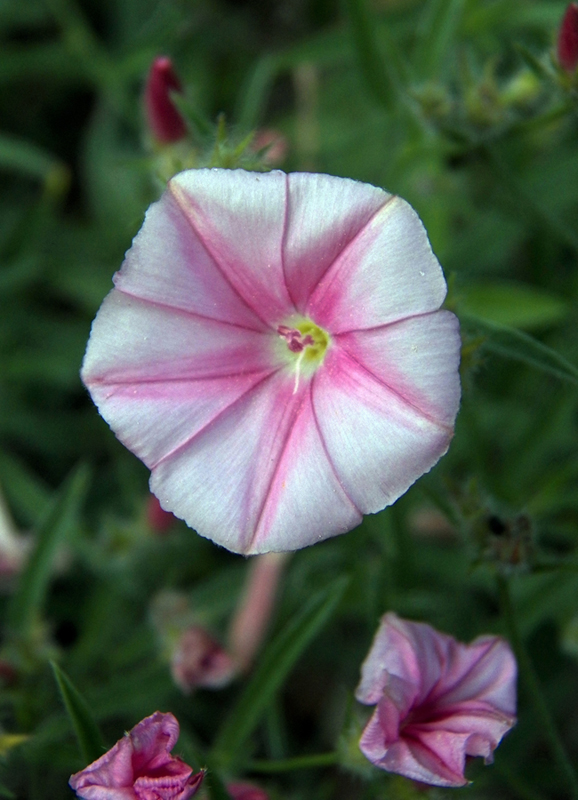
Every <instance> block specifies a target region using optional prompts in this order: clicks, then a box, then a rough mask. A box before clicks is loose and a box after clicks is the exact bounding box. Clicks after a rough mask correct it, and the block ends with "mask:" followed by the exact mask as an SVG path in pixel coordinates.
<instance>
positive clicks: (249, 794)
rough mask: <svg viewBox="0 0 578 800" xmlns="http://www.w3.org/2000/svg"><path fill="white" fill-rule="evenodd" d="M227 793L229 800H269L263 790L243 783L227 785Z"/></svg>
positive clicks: (236, 782)
mask: <svg viewBox="0 0 578 800" xmlns="http://www.w3.org/2000/svg"><path fill="white" fill-rule="evenodd" d="M227 792H228V793H229V795H230V797H231V800H269V795H268V794H267V792H266V791H265V790H264V789H260V788H259V787H258V786H254V785H253V784H252V783H244V782H243V781H233V782H232V783H228V784H227Z"/></svg>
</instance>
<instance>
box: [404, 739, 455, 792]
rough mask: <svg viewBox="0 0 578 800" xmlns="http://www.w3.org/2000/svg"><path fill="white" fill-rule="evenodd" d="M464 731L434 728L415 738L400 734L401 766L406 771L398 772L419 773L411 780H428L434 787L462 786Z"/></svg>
mask: <svg viewBox="0 0 578 800" xmlns="http://www.w3.org/2000/svg"><path fill="white" fill-rule="evenodd" d="M468 738H469V734H468V733H463V734H461V733H447V734H446V733H445V732H444V731H440V730H436V731H432V732H431V733H430V732H427V733H424V734H421V735H420V736H419V738H414V737H410V736H409V735H408V736H406V737H404V741H405V742H406V743H407V746H408V753H407V756H406V761H405V764H404V766H405V767H406V769H407V770H408V771H403V772H402V774H403V775H406V776H407V777H414V776H413V775H410V773H409V770H416V772H421V777H417V778H414V779H417V780H421V781H425V782H426V783H431V784H432V785H434V786H465V785H466V784H467V782H468V781H467V780H466V778H465V777H464V768H465V764H466V753H465V747H466V743H467V740H468Z"/></svg>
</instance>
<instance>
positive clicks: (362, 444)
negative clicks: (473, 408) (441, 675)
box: [313, 346, 453, 514]
mask: <svg viewBox="0 0 578 800" xmlns="http://www.w3.org/2000/svg"><path fill="white" fill-rule="evenodd" d="M313 382H314V407H315V412H316V416H317V419H318V421H319V425H320V428H321V432H322V435H323V438H324V440H325V443H326V445H327V450H328V453H329V456H330V458H331V460H332V462H333V464H334V465H335V469H336V472H337V474H338V476H339V478H340V480H341V482H342V484H343V487H344V489H345V491H346V492H347V494H348V495H349V497H351V499H352V500H353V502H354V503H355V505H356V506H357V507H358V508H359V509H360V510H361V511H362V512H363V513H364V514H366V513H374V512H376V511H381V509H383V508H384V507H385V506H388V505H391V503H393V502H394V501H395V500H397V498H398V497H399V496H400V495H401V494H403V493H404V492H405V491H406V490H407V489H408V488H409V487H410V486H411V484H412V483H414V482H415V481H416V480H417V479H418V478H419V477H420V476H421V475H423V473H424V472H427V471H428V470H430V469H431V467H433V465H434V464H435V463H436V462H437V461H438V459H439V458H440V457H441V456H442V455H443V454H444V453H445V452H446V450H447V449H448V446H449V443H450V440H451V437H452V434H453V430H452V429H451V428H449V427H447V426H445V425H443V424H441V423H439V422H438V421H437V420H434V419H431V418H429V417H428V416H425V415H424V412H423V411H421V410H419V409H417V408H415V407H414V406H413V405H411V403H410V402H408V401H407V400H406V399H405V398H404V397H402V396H401V395H399V394H398V393H397V392H396V391H395V390H394V389H391V388H389V387H388V386H386V385H385V384H384V383H382V382H380V381H379V380H378V379H377V378H376V377H375V376H373V375H372V374H371V373H370V372H368V371H367V369H365V368H364V367H363V366H362V365H361V364H359V363H358V362H357V361H354V360H353V359H352V358H351V357H350V356H348V355H347V353H346V352H345V351H344V350H342V349H340V348H339V347H337V346H336V347H333V348H331V349H330V350H329V351H328V353H327V355H326V358H325V362H324V364H323V369H320V370H318V371H317V373H316V374H315V376H314V378H313Z"/></svg>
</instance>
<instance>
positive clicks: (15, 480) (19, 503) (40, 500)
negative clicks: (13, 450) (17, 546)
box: [0, 450, 50, 525]
mask: <svg viewBox="0 0 578 800" xmlns="http://www.w3.org/2000/svg"><path fill="white" fill-rule="evenodd" d="M0 484H1V485H2V489H3V491H4V494H5V495H6V498H7V500H8V502H9V504H10V506H11V507H12V509H13V510H14V512H15V514H16V516H18V517H19V518H20V519H21V520H22V521H23V522H24V523H25V524H26V525H36V524H38V522H39V521H40V520H41V519H42V516H43V514H44V513H45V510H46V509H47V508H48V506H49V503H50V492H49V490H48V488H47V487H46V485H45V484H44V482H43V481H42V480H41V479H40V478H38V476H36V475H35V474H34V473H32V472H31V471H30V470H29V469H28V467H27V466H26V465H25V464H24V462H22V461H20V460H19V459H18V458H15V457H14V456H13V455H11V454H8V453H5V452H3V451H2V450H0Z"/></svg>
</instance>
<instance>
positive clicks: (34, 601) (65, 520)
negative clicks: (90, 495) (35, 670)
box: [8, 465, 88, 639]
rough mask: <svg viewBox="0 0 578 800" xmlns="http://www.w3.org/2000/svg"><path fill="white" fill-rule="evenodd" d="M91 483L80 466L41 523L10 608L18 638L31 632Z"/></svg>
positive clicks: (10, 620)
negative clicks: (60, 553)
mask: <svg viewBox="0 0 578 800" xmlns="http://www.w3.org/2000/svg"><path fill="white" fill-rule="evenodd" d="M87 484H88V469H87V467H86V466H85V465H82V466H80V467H79V468H78V469H77V470H76V471H75V472H74V473H73V474H72V475H71V476H70V477H69V478H68V479H67V480H66V482H65V484H64V486H63V487H62V489H61V491H60V494H59V495H58V496H57V498H56V500H55V501H54V504H53V506H52V508H51V509H50V510H49V512H48V513H47V515H46V516H45V517H44V521H43V522H42V523H41V524H40V526H39V528H38V531H37V537H36V546H35V548H34V550H33V551H32V553H31V556H30V560H29V561H28V564H27V565H26V568H25V569H24V571H23V572H22V574H21V576H20V582H19V584H18V588H17V590H16V592H15V594H14V595H13V597H12V601H11V603H10V607H9V612H8V628H9V630H10V632H11V634H12V635H13V636H14V637H16V638H18V639H27V638H29V637H30V636H31V634H32V631H33V626H34V622H35V620H36V618H37V617H38V615H39V614H40V610H41V608H42V605H43V603H44V597H45V595H46V590H47V588H48V583H49V581H50V573H51V570H52V564H53V562H54V557H55V556H56V553H57V552H58V549H59V548H60V546H61V545H62V544H63V543H64V542H65V541H66V539H67V538H68V536H69V535H70V532H71V530H72V529H73V528H74V524H75V522H76V518H77V515H78V511H79V509H80V506H81V504H82V501H83V499H84V495H85V492H86V488H87Z"/></svg>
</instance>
